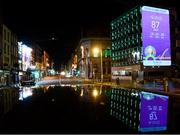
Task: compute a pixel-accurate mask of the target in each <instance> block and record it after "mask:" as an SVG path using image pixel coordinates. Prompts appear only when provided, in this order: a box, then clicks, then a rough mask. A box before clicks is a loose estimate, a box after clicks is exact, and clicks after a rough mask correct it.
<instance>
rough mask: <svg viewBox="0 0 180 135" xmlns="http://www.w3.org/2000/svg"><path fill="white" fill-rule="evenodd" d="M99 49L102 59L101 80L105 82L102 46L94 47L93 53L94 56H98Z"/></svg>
mask: <svg viewBox="0 0 180 135" xmlns="http://www.w3.org/2000/svg"><path fill="white" fill-rule="evenodd" d="M99 50H100V60H101V82H103V60H102V48H101V49H99V48H94V49H93V54H94V57H98V54H99Z"/></svg>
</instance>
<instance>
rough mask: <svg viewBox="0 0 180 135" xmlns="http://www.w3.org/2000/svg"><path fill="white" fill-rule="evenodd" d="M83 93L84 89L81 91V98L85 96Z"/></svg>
mask: <svg viewBox="0 0 180 135" xmlns="http://www.w3.org/2000/svg"><path fill="white" fill-rule="evenodd" d="M83 93H84V89H81V94H80V96H81V97H82V96H83Z"/></svg>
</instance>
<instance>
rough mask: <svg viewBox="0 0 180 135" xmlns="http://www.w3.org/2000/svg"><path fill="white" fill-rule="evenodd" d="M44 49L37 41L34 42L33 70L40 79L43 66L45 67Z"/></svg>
mask: <svg viewBox="0 0 180 135" xmlns="http://www.w3.org/2000/svg"><path fill="white" fill-rule="evenodd" d="M42 58H43V50H42V48H41V47H40V46H39V45H38V44H37V43H34V42H33V43H32V65H33V66H32V67H31V69H30V70H31V72H32V75H33V77H34V79H35V81H38V80H40V79H41V77H42V68H43V59H42Z"/></svg>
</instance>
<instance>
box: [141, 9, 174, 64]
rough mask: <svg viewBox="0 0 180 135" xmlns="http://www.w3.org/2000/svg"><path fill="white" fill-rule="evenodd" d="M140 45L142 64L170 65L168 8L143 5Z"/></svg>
mask: <svg viewBox="0 0 180 135" xmlns="http://www.w3.org/2000/svg"><path fill="white" fill-rule="evenodd" d="M141 13H142V44H143V45H142V47H143V65H144V66H170V65H171V48H170V26H169V10H166V9H161V8H155V7H149V6H143V7H142V9H141Z"/></svg>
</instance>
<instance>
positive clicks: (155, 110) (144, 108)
mask: <svg viewBox="0 0 180 135" xmlns="http://www.w3.org/2000/svg"><path fill="white" fill-rule="evenodd" d="M168 99H169V98H168V96H164V95H158V94H154V93H149V92H141V109H140V128H139V131H141V132H149V131H164V130H166V129H167V112H168Z"/></svg>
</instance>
